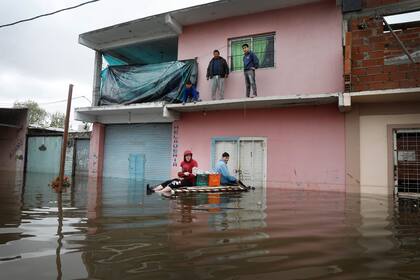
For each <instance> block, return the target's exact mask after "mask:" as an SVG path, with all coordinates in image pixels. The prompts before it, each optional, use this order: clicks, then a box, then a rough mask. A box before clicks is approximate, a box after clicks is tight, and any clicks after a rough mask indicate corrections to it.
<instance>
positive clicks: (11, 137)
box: [0, 109, 28, 173]
mask: <svg viewBox="0 0 420 280" xmlns="http://www.w3.org/2000/svg"><path fill="white" fill-rule="evenodd" d="M5 110H10V111H11V113H13V114H11V115H10V116H11V117H13V118H15V119H13V120H10V119H9V120H3V122H5V123H16V124H17V125H18V126H19V128H14V127H6V126H4V127H0V171H8V172H15V171H16V172H18V173H22V172H23V169H24V167H25V149H26V134H27V131H28V129H27V127H28V111H27V110H23V109H17V110H16V111H15V112H12V111H13V109H5Z"/></svg>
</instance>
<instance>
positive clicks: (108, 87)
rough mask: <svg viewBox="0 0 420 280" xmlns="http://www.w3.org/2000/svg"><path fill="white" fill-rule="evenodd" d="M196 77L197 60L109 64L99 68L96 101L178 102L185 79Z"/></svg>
mask: <svg viewBox="0 0 420 280" xmlns="http://www.w3.org/2000/svg"><path fill="white" fill-rule="evenodd" d="M188 80H191V82H192V83H193V84H195V82H196V80H197V62H196V60H183V61H171V62H165V63H159V64H148V65H141V66H137V65H117V66H109V67H107V68H106V69H105V70H103V71H102V81H101V98H100V101H99V103H100V104H99V105H107V104H133V103H144V102H153V101H166V102H169V103H179V102H181V97H182V90H183V89H184V87H185V82H186V81H188Z"/></svg>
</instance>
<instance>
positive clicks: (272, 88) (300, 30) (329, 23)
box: [178, 0, 344, 100]
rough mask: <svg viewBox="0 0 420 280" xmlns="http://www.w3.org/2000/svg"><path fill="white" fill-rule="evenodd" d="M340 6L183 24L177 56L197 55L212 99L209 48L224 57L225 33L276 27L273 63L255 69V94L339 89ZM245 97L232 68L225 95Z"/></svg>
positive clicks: (204, 92) (201, 81)
mask: <svg viewBox="0 0 420 280" xmlns="http://www.w3.org/2000/svg"><path fill="white" fill-rule="evenodd" d="M341 20H342V18H341V11H340V7H337V6H336V1H333V0H327V1H323V2H321V3H314V4H308V5H303V6H297V7H292V8H286V9H280V10H276V11H269V12H264V13H259V14H253V15H247V16H240V17H233V18H229V19H224V20H218V21H214V22H209V23H204V24H198V25H192V26H185V27H184V30H183V33H182V34H181V35H180V36H179V43H178V58H179V59H191V58H195V57H198V63H199V78H198V89H199V91H200V95H201V97H202V99H204V100H209V99H211V94H210V83H209V82H208V81H206V69H207V66H208V63H209V61H210V59H211V58H212V56H213V54H212V52H213V50H214V49H219V50H220V52H221V56H223V57H225V58H226V59H227V57H228V55H229V53H228V40H229V38H235V37H242V36H248V35H256V34H261V33H268V32H275V33H276V35H275V67H274V68H265V69H259V70H257V72H256V77H257V78H256V79H257V86H258V94H259V96H277V95H291V94H299V93H300V94H302V93H303V94H311V93H324V92H338V91H342V90H343V84H344V82H343V78H342V75H343V58H342V57H343V56H342V47H341V45H342V43H341V42H342V31H341ZM241 97H245V84H244V77H243V72H241V71H236V72H233V73H231V75H230V76H229V78H228V79H227V81H226V83H225V98H227V99H228V98H241Z"/></svg>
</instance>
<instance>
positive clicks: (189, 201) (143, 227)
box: [0, 174, 420, 279]
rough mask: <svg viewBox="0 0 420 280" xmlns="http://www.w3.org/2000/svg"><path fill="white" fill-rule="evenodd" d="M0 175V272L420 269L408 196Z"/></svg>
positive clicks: (419, 216)
mask: <svg viewBox="0 0 420 280" xmlns="http://www.w3.org/2000/svg"><path fill="white" fill-rule="evenodd" d="M13 176H14V175H10V176H9V177H10V178H9V179H8V176H6V175H5V176H1V178H2V180H1V184H0V278H1V279H88V278H94V279H139V278H143V279H190V278H191V279H420V269H419V267H420V257H419V254H418V252H419V251H420V211H419V208H418V205H416V203H415V202H413V201H394V199H393V198H391V197H386V196H366V197H360V195H349V194H345V193H336V192H314V191H301V190H297V191H291V190H287V191H286V190H281V188H280V187H281V186H280V185H279V188H269V189H267V190H263V189H256V190H255V191H251V192H247V193H236V194H232V193H226V194H191V195H186V196H179V197H177V198H176V199H166V198H163V197H161V196H159V195H157V194H153V195H150V196H146V195H145V189H144V188H145V186H144V184H143V183H142V182H133V181H128V180H118V179H104V180H103V181H102V182H94V183H92V182H90V181H89V180H88V179H87V178H75V180H74V182H73V183H74V184H73V186H72V187H71V188H69V189H68V190H67V191H66V192H64V193H63V194H62V197H61V198H60V197H59V196H58V195H57V194H56V193H55V192H54V191H53V190H52V189H51V188H50V187H49V186H48V183H49V181H50V180H51V179H52V178H53V177H54V176H53V175H48V174H27V176H26V180H25V182H26V183H25V185H24V186H22V184H21V183H20V182H19V181H18V182H16V180H14V178H13Z"/></svg>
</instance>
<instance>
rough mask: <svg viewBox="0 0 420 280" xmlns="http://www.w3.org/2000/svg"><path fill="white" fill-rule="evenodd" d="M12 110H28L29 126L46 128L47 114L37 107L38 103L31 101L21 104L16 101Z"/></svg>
mask: <svg viewBox="0 0 420 280" xmlns="http://www.w3.org/2000/svg"><path fill="white" fill-rule="evenodd" d="M13 107H14V108H28V115H29V124H31V125H38V126H41V127H46V126H48V123H47V121H48V113H47V111H46V110H44V109H43V108H41V107H39V105H38V103H36V102H35V101H32V100H26V101H23V102H19V101H16V102H15V103H14V104H13Z"/></svg>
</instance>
